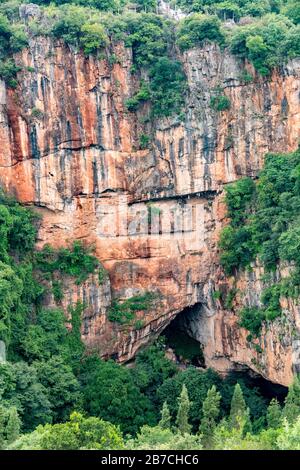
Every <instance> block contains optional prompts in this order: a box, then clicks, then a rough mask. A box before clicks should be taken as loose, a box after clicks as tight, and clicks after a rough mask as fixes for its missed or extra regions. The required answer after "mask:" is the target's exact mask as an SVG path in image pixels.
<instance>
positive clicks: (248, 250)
mask: <svg viewBox="0 0 300 470" xmlns="http://www.w3.org/2000/svg"><path fill="white" fill-rule="evenodd" d="M299 168H300V150H297V151H296V152H294V153H290V154H280V155H275V154H270V155H267V156H266V159H265V165H264V168H263V170H262V171H261V172H260V174H259V178H258V181H257V183H254V181H253V180H251V179H250V178H242V179H240V180H239V181H237V182H236V183H234V184H231V185H228V186H227V188H226V196H225V201H226V204H227V209H228V210H227V215H228V217H229V219H230V223H229V225H228V226H227V227H226V228H225V229H224V230H223V232H222V234H221V237H220V243H219V246H220V250H221V255H220V256H221V263H222V264H223V267H224V270H225V272H226V273H227V274H228V275H234V274H235V273H236V272H237V270H239V269H246V268H247V269H249V267H250V265H251V263H252V262H253V261H255V259H257V258H258V259H259V260H260V262H261V263H262V264H263V266H264V269H265V271H266V273H268V272H269V273H270V275H269V279H268V278H267V277H266V281H265V288H264V290H263V292H262V296H261V299H260V305H256V306H246V307H244V308H243V309H242V310H241V312H240V317H241V320H240V324H241V326H243V327H244V328H246V329H247V330H249V331H250V332H251V334H252V335H253V336H259V334H260V331H261V327H262V324H263V322H264V321H273V320H275V319H276V318H277V317H279V316H280V315H281V307H280V297H293V298H296V297H298V296H299V286H300V284H299V282H300V279H299V273H300V257H299V252H300V251H299V247H300V242H299V240H300V238H299V229H298V225H299V224H298V221H299V216H300V192H299V191H300V183H299ZM279 263H289V264H290V266H291V268H290V275H289V276H287V277H286V278H283V279H282V280H281V281H280V282H276V281H274V280H273V275H272V273H273V272H274V271H275V270H276V267H277V266H278V264H279ZM249 339H251V337H250V338H249Z"/></svg>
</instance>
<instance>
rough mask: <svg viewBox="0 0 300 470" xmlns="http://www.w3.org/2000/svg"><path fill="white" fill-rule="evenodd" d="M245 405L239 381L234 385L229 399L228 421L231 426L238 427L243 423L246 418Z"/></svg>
mask: <svg viewBox="0 0 300 470" xmlns="http://www.w3.org/2000/svg"><path fill="white" fill-rule="evenodd" d="M246 414H247V407H246V403H245V400H244V396H243V392H242V389H241V386H240V384H239V383H237V384H236V386H235V387H234V392H233V396H232V400H231V407H230V415H229V422H230V425H231V427H233V428H236V429H240V428H241V426H243V425H244V423H245V420H246V418H247V416H246Z"/></svg>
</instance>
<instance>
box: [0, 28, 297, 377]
mask: <svg viewBox="0 0 300 470" xmlns="http://www.w3.org/2000/svg"><path fill="white" fill-rule="evenodd" d="M112 53H114V54H115V57H116V58H117V60H116V61H114V63H113V64H111V63H110V62H109V60H107V58H103V59H96V58H93V57H89V58H86V57H84V55H82V54H81V53H79V52H76V51H74V50H72V49H70V48H69V47H68V46H66V45H65V44H63V43H62V42H54V41H52V40H51V39H49V38H44V37H37V38H33V39H31V40H30V44H29V47H28V48H27V49H24V50H23V52H22V53H20V54H19V55H18V56H16V61H17V63H19V64H22V67H23V72H21V73H20V74H19V77H18V79H19V85H18V87H17V89H16V90H12V89H8V88H6V87H5V85H4V83H1V90H0V111H1V113H0V116H1V118H0V148H1V150H0V184H1V185H2V186H3V187H5V188H6V189H7V190H8V191H10V192H11V193H13V194H15V195H16V196H17V198H18V199H19V200H20V201H21V202H23V203H24V204H30V205H32V204H33V205H35V206H36V208H37V209H38V210H39V211H40V212H41V213H42V215H43V222H42V226H41V228H40V232H39V242H38V244H39V246H40V247H41V246H43V245H44V244H46V243H51V244H52V245H54V246H62V245H65V244H67V243H68V242H69V241H71V240H73V239H81V240H84V241H86V242H87V243H88V244H94V245H95V247H96V255H97V257H98V258H99V259H100V260H101V261H102V263H103V265H104V266H105V268H106V269H107V270H108V273H109V278H110V282H109V281H108V280H107V281H106V282H105V284H104V285H103V286H102V287H101V288H100V290H99V289H97V288H96V287H95V284H94V283H93V281H92V280H90V281H88V282H87V283H86V284H85V285H84V286H83V287H82V288H80V289H79V288H77V287H74V286H69V287H68V296H67V297H66V298H67V300H70V299H73V300H74V299H75V300H76V298H78V297H79V298H82V297H84V300H85V302H86V303H87V304H88V308H87V310H86V313H85V318H84V325H83V338H84V340H85V342H86V344H87V345H88V347H90V348H91V349H94V350H95V349H96V350H97V351H98V352H99V353H100V354H101V355H102V356H103V357H109V356H113V357H115V358H117V359H118V360H119V361H126V360H128V359H130V358H131V357H133V356H134V354H135V352H136V351H137V350H138V349H139V348H140V347H141V346H142V345H143V344H145V343H147V342H148V341H149V340H151V339H152V338H154V337H155V336H156V335H158V334H159V333H160V332H161V331H162V330H163V329H164V328H165V326H166V325H167V324H168V323H169V322H170V321H171V319H173V318H174V317H175V316H176V315H177V314H178V313H179V312H181V311H183V310H184V309H186V308H187V307H192V306H195V307H194V309H192V310H190V320H189V321H188V324H187V325H186V328H187V329H188V330H189V331H190V334H192V335H193V336H195V337H196V338H198V339H200V340H201V342H202V343H203V344H204V346H205V348H204V351H205V356H206V363H207V364H208V365H213V367H215V368H216V369H218V370H220V371H225V370H228V369H229V368H231V367H235V366H236V365H247V366H249V367H250V368H252V369H253V370H256V371H258V372H259V373H261V374H262V375H264V376H265V377H266V378H269V379H270V380H273V381H274V382H278V383H282V384H288V383H289V382H290V381H291V377H292V371H293V369H295V368H296V369H297V367H298V363H299V362H300V360H299V357H298V349H299V341H300V336H299V335H300V320H299V314H300V310H299V306H296V305H290V304H287V305H286V306H285V307H286V309H285V310H286V316H285V322H284V323H285V324H284V325H281V324H280V322H279V321H278V322H277V323H276V324H274V326H273V327H272V328H271V329H270V331H268V332H267V333H266V334H265V335H264V339H263V341H262V344H261V347H262V349H263V352H262V353H261V352H257V350H256V349H255V348H253V346H250V345H249V344H248V343H247V341H246V336H247V332H246V331H244V330H242V329H240V328H239V327H238V326H237V315H236V313H235V310H234V307H233V309H232V310H230V311H226V310H225V309H224V306H222V305H221V303H220V302H218V301H216V300H213V297H212V292H213V291H214V290H215V289H217V288H218V286H220V285H221V286H222V288H223V289H225V290H226V289H227V290H228V289H230V285H231V280H227V279H226V278H225V277H224V274H223V273H222V270H221V268H220V266H219V263H218V252H217V241H218V236H219V232H220V229H221V228H222V226H223V225H224V223H226V220H225V207H224V204H223V193H222V191H223V187H224V185H225V184H227V183H229V182H232V181H234V180H236V179H238V178H240V177H241V176H243V175H249V176H253V177H255V175H256V174H257V172H258V170H259V168H260V167H261V166H262V163H263V157H264V155H265V153H266V152H268V151H274V152H277V151H284V152H285V151H291V150H294V149H296V147H297V145H298V140H299V137H300V98H299V90H300V61H296V60H295V61H292V62H290V63H288V64H287V65H286V66H285V67H283V68H280V69H278V70H275V71H274V73H273V74H272V76H271V78H269V79H263V78H260V77H259V76H257V75H256V74H255V72H254V70H253V69H252V67H251V66H250V65H246V67H247V69H248V71H249V72H250V73H251V74H252V75H253V76H254V80H253V81H252V82H251V83H245V81H244V80H243V76H242V68H241V64H240V63H239V62H238V61H237V60H236V59H235V58H234V57H233V56H232V55H230V54H229V53H228V52H227V51H220V49H219V48H218V46H214V45H207V46H206V47H204V48H203V49H192V50H190V51H188V52H186V53H184V54H183V55H182V56H181V57H180V60H181V61H182V63H183V65H184V69H185V73H186V75H187V79H188V85H189V92H188V94H187V97H186V104H185V109H184V119H182V120H180V119H178V118H174V119H171V118H168V119H167V118H166V119H163V120H156V121H154V122H151V123H149V122H148V123H144V122H143V120H142V119H141V118H142V116H143V110H141V111H138V112H137V113H129V112H128V111H127V109H126V106H125V101H126V99H128V98H129V97H130V96H132V94H133V93H134V91H135V90H136V89H137V82H136V78H135V77H134V76H133V75H132V73H131V66H132V57H131V50H130V49H128V48H125V47H124V45H123V44H122V43H114V44H110V45H109V46H108V49H107V54H106V57H108V56H109V55H110V54H112ZM218 86H222V87H224V89H225V93H226V95H227V96H228V97H229V98H230V101H231V108H230V110H228V111H224V112H221V113H220V112H217V111H214V110H213V109H212V108H211V107H210V100H211V97H212V96H213V93H214V90H215V89H216V88H217V87H218ZM142 133H144V134H147V135H151V145H150V146H149V148H148V149H146V150H142V149H141V148H140V146H139V137H140V135H141V134H142ZM149 203H150V205H151V208H154V209H156V210H157V214H158V220H157V224H158V228H157V231H156V232H155V231H154V233H152V234H150V233H149V229H148V227H146V228H145V226H144V225H143V223H141V220H142V221H143V220H145V214H147V211H148V210H149ZM177 214H179V217H178V218H177ZM186 214H187V216H186ZM133 227H134V229H133ZM247 276H248V277H247ZM247 276H246V275H244V277H241V279H239V280H238V283H241V285H243V286H244V287H245V289H246V292H248V293H249V295H257V296H259V289H260V287H259V284H260V281H259V268H256V269H254V271H253V273H252V274H249V275H247ZM216 286H217V287H216ZM146 291H155V292H159V294H160V299H161V301H160V302H157V303H156V304H155V306H153V308H152V309H150V310H149V311H145V312H144V313H143V323H142V327H140V328H139V329H136V328H128V327H125V326H120V325H117V324H115V323H112V322H110V321H108V319H107V308H108V306H109V305H110V300H111V295H112V296H113V298H121V299H124V298H127V297H130V296H132V295H135V294H139V293H143V292H146ZM186 319H187V316H185V320H184V321H185V322H186ZM298 338H299V339H298Z"/></svg>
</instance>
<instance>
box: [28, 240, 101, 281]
mask: <svg viewBox="0 0 300 470" xmlns="http://www.w3.org/2000/svg"><path fill="white" fill-rule="evenodd" d="M36 266H37V268H38V269H39V270H41V271H42V273H45V274H53V273H55V272H59V273H61V274H65V275H68V276H72V277H74V278H75V279H76V283H77V284H78V285H79V284H82V283H83V282H84V281H86V279H87V278H88V276H89V275H91V274H93V273H95V271H96V270H97V269H98V268H99V266H100V264H99V261H98V260H97V258H95V257H94V256H93V255H92V254H91V250H90V249H88V248H86V247H85V246H84V245H83V244H82V243H81V242H80V241H75V242H74V243H73V246H72V248H71V249H68V248H61V249H59V250H54V249H53V248H52V247H51V246H49V245H45V246H44V248H43V249H42V250H41V251H39V252H38V253H37V254H36Z"/></svg>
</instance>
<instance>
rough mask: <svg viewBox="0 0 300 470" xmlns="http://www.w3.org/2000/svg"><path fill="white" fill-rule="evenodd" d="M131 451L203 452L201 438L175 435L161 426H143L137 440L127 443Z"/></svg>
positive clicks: (189, 435) (127, 447)
mask: <svg viewBox="0 0 300 470" xmlns="http://www.w3.org/2000/svg"><path fill="white" fill-rule="evenodd" d="M126 449H130V450H142V449H147V450H173V451H174V450H175V451H176V450H201V449H202V446H201V442H200V438H199V436H193V435H191V434H184V435H182V434H180V433H174V432H172V431H171V430H170V429H162V428H161V427H160V426H155V427H150V426H143V427H142V428H141V430H140V432H139V433H138V435H137V437H136V439H134V440H130V441H127V443H126Z"/></svg>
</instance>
